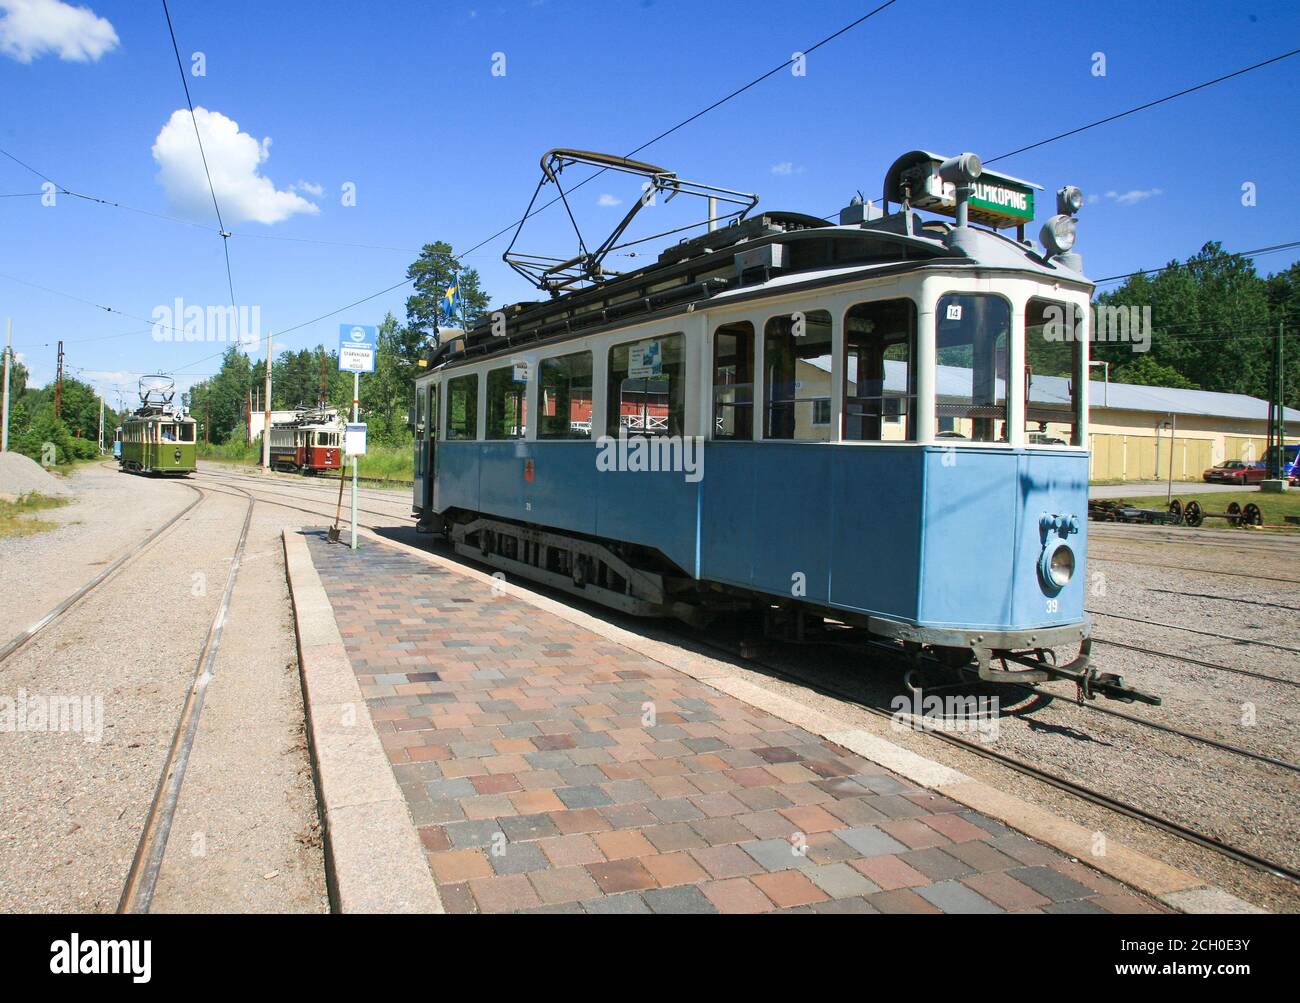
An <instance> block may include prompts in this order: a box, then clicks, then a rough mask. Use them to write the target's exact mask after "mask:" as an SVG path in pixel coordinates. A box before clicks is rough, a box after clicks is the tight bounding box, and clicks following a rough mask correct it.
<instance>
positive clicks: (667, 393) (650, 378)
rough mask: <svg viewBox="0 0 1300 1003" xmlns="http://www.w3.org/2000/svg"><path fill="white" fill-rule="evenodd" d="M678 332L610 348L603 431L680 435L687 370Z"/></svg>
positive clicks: (684, 418) (683, 416) (684, 415)
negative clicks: (622, 430) (621, 430)
mask: <svg viewBox="0 0 1300 1003" xmlns="http://www.w3.org/2000/svg"><path fill="white" fill-rule="evenodd" d="M683 340H684V339H683V337H682V335H680V334H665V335H661V336H660V337H658V338H649V339H646V340H645V341H633V342H629V343H628V344H625V345H615V346H614V347H613V348H611V349H610V350H609V396H608V397H607V399H606V404H605V433H606V434H607V435H610V436H617V435H618V434H619V430H620V429H627V434H628V435H681V434H682V430H683V428H684V427H685V425H686V366H685V361H684V358H683V356H684V353H683V351H682V342H683Z"/></svg>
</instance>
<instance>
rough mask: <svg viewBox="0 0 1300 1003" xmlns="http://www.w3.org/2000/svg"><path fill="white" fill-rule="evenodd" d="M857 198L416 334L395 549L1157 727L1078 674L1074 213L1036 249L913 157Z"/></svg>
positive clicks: (1082, 452)
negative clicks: (408, 492) (1018, 687)
mask: <svg viewBox="0 0 1300 1003" xmlns="http://www.w3.org/2000/svg"><path fill="white" fill-rule="evenodd" d="M547 157H548V158H551V161H550V166H551V167H552V168H555V167H556V165H557V164H558V165H559V166H561V167H562V166H563V165H564V163H565V162H566V160H565V158H569V159H568V160H567V162H576V161H583V162H587V163H593V164H600V165H602V166H607V167H609V166H611V165H612V169H619V170H626V171H629V172H631V173H633V174H639V175H641V176H643V177H645V178H647V179H648V180H647V182H646V185H647V189H649V188H653V189H654V190H656V191H661V192H677V193H680V192H683V191H685V192H687V193H688V194H703V195H707V196H708V197H710V198H713V197H714V196H713V195H712V194H710V193H711V192H712V191H714V190H712V189H708V188H707V186H699V185H693V183H690V182H684V181H682V180H681V179H678V178H677V176H676V175H675V174H672V173H671V172H667V171H664V170H663V169H661V168H657V167H653V166H652V165H648V164H642V163H640V162H635V161H625V160H622V159H621V158H613V157H604V156H603V155H594V154H583V153H582V151H567V150H561V151H551V152H550V153H548V154H547ZM584 158H587V159H585V160H584ZM543 171H544V174H548V163H547V158H543ZM548 176H549V179H550V181H551V182H555V181H556V178H557V177H558V169H556V170H551V171H550V172H549V175H548ZM543 183H544V184H545V183H547V178H546V177H544V179H543ZM692 186H693V187H692ZM540 187H541V186H539V188H540ZM884 190H885V197H884V201H883V205H880V206H877V205H873V204H872V203H869V202H862V201H861V200H855V201H854V203H853V204H852V205H850V206H848V207H847V208H846V209H845V210H843V211H842V212H841V214H840V219H839V222H838V223H837V224H830V223H827V222H826V221H825V220H824V219H821V218H818V217H814V216H807V215H803V214H798V213H785V212H771V213H764V214H762V215H754V216H748V215H747V211H746V209H745V207H744V206H743V205H742V207H741V210H740V211H738V212H735V213H734V214H733V218H732V219H731V220H730V221H729V222H728V223H726V224H725V225H720V226H714V223H713V221H714V219H715V215H714V211H713V203H711V206H710V221H711V222H710V229H709V230H708V231H707V232H705V233H703V234H702V235H700V236H698V237H695V238H692V239H689V240H685V241H682V242H680V243H678V244H675V245H673V246H671V247H670V248H669V249H668V250H666V251H665V252H664V253H663V254H661V255H660V256H659V257H658V260H657V261H655V262H654V263H653V264H650V265H648V266H646V267H643V268H641V269H639V270H637V271H634V272H631V273H628V274H625V275H619V276H610V275H609V274H608V273H605V272H604V271H603V269H602V268H601V265H600V260H599V257H598V256H597V255H590V256H588V257H587V258H585V259H573V260H570V261H557V260H556V259H547V261H548V262H554V263H553V264H546V265H545V266H544V267H541V266H539V267H537V268H535V269H533V274H534V276H537V277H539V278H540V281H539V283H538V284H539V285H540V286H542V288H544V289H546V290H547V291H548V292H550V293H551V294H552V295H551V298H550V299H549V300H544V301H540V302H537V303H529V304H520V305H516V306H512V307H510V308H507V309H504V310H500V311H497V312H495V313H493V314H492V315H490V316H489V317H485V318H483V319H482V321H481V322H480V323H479V324H478V325H477V326H475V327H473V328H471V329H469V330H467V331H458V332H452V333H448V332H443V337H442V339H441V340H440V342H439V344H437V345H436V346H434V347H433V348H431V349H430V352H429V356H428V358H427V361H426V365H427V369H426V370H425V371H424V372H423V373H422V374H421V375H420V376H419V378H418V379H417V384H416V386H417V395H416V403H415V404H414V406H413V414H412V419H413V423H414V426H415V428H416V454H415V461H414V474H415V497H414V499H413V512H414V514H416V515H418V517H419V525H418V528H419V529H420V530H421V531H425V532H439V533H443V534H445V535H446V536H447V537H448V539H449V540H450V542H451V543H452V545H453V546H454V547H455V549H456V550H457V551H458V552H460V553H462V554H465V555H467V556H469V557H472V558H473V559H475V560H478V561H482V562H485V563H487V564H490V565H493V566H495V567H498V568H501V569H503V570H506V571H509V572H511V573H518V574H520V575H523V576H526V577H529V578H532V579H534V580H537V581H540V582H542V583H545V584H547V585H550V586H553V587H556V588H559V589H564V590H566V591H569V592H572V593H575V594H579V595H583V596H586V597H588V598H592V599H595V600H597V601H600V602H602V603H605V604H608V605H610V606H612V607H615V608H617V609H620V610H623V611H627V612H630V613H634V614H643V615H659V616H679V617H682V618H683V619H686V620H688V621H693V622H702V621H705V620H707V619H708V618H709V617H711V616H713V615H716V614H717V612H718V611H722V610H735V609H762V610H763V611H764V612H765V614H766V615H767V616H768V618H769V620H770V622H771V623H772V624H773V625H774V629H781V630H784V631H785V632H786V633H788V634H793V635H799V636H802V635H803V633H804V632H805V631H807V630H809V629H816V628H819V627H821V626H823V625H825V624H826V623H828V622H830V623H833V624H835V625H836V626H837V627H839V626H847V627H848V628H851V629H852V631H853V632H854V633H860V634H865V635H866V636H867V637H868V638H870V639H871V640H872V641H873V643H883V644H886V645H889V646H892V647H895V648H897V649H899V650H900V651H901V652H903V653H905V654H908V655H910V656H912V657H914V658H925V659H929V660H931V661H932V662H933V663H935V664H942V665H946V666H952V667H962V668H963V669H964V670H965V671H967V672H971V673H976V672H977V673H978V676H979V677H980V678H981V679H984V680H986V681H1000V682H1038V681H1042V680H1045V679H1050V678H1065V679H1069V680H1072V681H1074V682H1076V683H1077V684H1078V686H1079V688H1080V692H1081V694H1083V695H1086V696H1088V697H1092V696H1094V695H1097V694H1101V695H1106V696H1111V697H1115V698H1118V699H1122V700H1131V699H1134V698H1137V699H1148V700H1154V698H1147V697H1145V696H1143V695H1142V694H1137V693H1135V692H1134V691H1132V690H1131V689H1128V688H1127V687H1125V686H1124V684H1123V681H1122V679H1120V678H1119V677H1117V676H1114V675H1110V674H1103V673H1098V672H1097V671H1096V670H1095V669H1093V668H1092V667H1091V666H1090V665H1089V648H1090V641H1089V633H1090V623H1089V621H1088V619H1087V617H1086V615H1085V613H1084V597H1085V593H1086V588H1087V584H1086V580H1085V574H1084V568H1085V558H1086V551H1087V532H1088V522H1087V496H1088V447H1087V442H1088V429H1087V414H1088V401H1087V392H1088V382H1087V379H1086V373H1087V344H1088V332H1089V329H1090V328H1089V324H1090V319H1089V318H1090V310H1089V303H1090V297H1091V292H1092V288H1093V287H1092V283H1090V282H1089V280H1088V279H1086V278H1085V277H1084V275H1083V274H1082V271H1081V268H1082V264H1081V261H1080V259H1079V257H1078V255H1076V254H1074V253H1073V251H1072V244H1073V238H1074V226H1075V224H1074V216H1075V213H1076V212H1077V210H1078V208H1079V204H1080V203H1081V201H1082V198H1081V196H1080V195H1079V193H1078V190H1077V189H1074V188H1068V187H1067V188H1064V189H1062V190H1061V192H1060V193H1058V199H1057V201H1058V210H1059V211H1058V213H1057V214H1056V215H1055V216H1053V217H1052V218H1051V219H1050V220H1049V221H1048V224H1047V225H1046V226H1045V227H1044V228H1043V231H1042V235H1041V239H1042V240H1044V241H1045V244H1046V246H1045V247H1044V248H1039V247H1037V246H1036V245H1034V244H1033V243H1031V242H1030V241H1027V240H1026V239H1025V237H1024V225H1025V224H1026V223H1027V222H1028V221H1030V220H1032V219H1033V215H1034V210H1033V202H1034V197H1035V194H1036V193H1037V191H1039V190H1040V189H1038V187H1037V186H1035V185H1032V184H1030V183H1028V182H1024V181H1022V180H1020V179H1016V178H1011V177H1009V176H1007V175H1002V174H995V173H993V172H990V171H987V170H984V169H983V168H982V165H981V164H980V163H979V160H978V158H977V157H974V156H973V155H970V154H967V155H964V156H963V157H958V158H950V159H949V158H943V157H940V156H938V155H935V154H931V153H928V152H926V151H914V152H912V153H909V154H907V155H906V156H904V157H901V158H899V160H898V161H897V162H896V163H895V164H894V165H893V166H892V167H891V168H890V170H889V172H888V174H887V176H886V182H885V189H884ZM716 191H720V192H724V193H726V190H725V189H717V190H716ZM737 194H738V193H726V194H725V195H724V196H723V197H724V198H725V197H727V196H728V195H737ZM751 205H752V203H751ZM923 210H924V211H923ZM632 212H633V213H635V212H636V207H634V208H633V210H632ZM945 215H946V216H948V217H949V219H947V220H945V219H942V218H934V217H935V216H945ZM630 216H631V214H629V218H630ZM976 224H982V225H976ZM1012 228H1014V230H1015V232H1014V234H1009V233H1004V232H1002V231H1003V230H1007V229H1012ZM606 246H614V245H610V244H608V243H607V245H606ZM508 253H509V252H508ZM507 260H510V261H511V263H512V264H516V263H518V262H520V261H522V262H524V263H525V265H532V264H533V263H534V262H535V261H536V260H538V259H537V258H536V257H535V256H534V257H532V258H527V259H525V258H516V259H511V258H510V257H508V258H507ZM575 276H577V277H585V278H586V279H587V280H588V281H587V282H586V283H584V284H581V285H579V284H578V283H575V282H573V281H572V279H573V277H575ZM1055 649H1064V650H1065V656H1064V657H1062V658H1061V659H1060V660H1059V661H1058V659H1057V658H1056V657H1055Z"/></svg>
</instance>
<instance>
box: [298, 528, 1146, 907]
mask: <svg viewBox="0 0 1300 1003" xmlns="http://www.w3.org/2000/svg"><path fill="white" fill-rule="evenodd" d="M308 547H309V550H310V551H311V553H312V556H313V560H314V561H315V562H316V567H317V570H318V572H319V574H320V576H321V581H322V584H323V585H324V587H325V589H326V593H327V595H328V596H329V598H330V601H331V602H332V603H333V605H334V606H335V608H336V610H338V611H339V614H340V616H339V619H340V622H341V623H342V624H343V627H342V629H341V632H342V634H343V637H344V644H345V647H346V649H347V651H348V654H349V657H350V658H351V660H352V665H353V669H354V671H355V673H356V676H357V680H358V684H359V685H360V686H361V687H362V693H363V694H364V695H365V698H366V702H367V707H368V709H369V711H370V716H371V720H372V721H374V723H375V730H376V733H377V735H378V737H379V740H380V743H381V745H382V747H383V748H384V750H385V753H386V754H387V757H388V759H389V762H390V763H391V767H392V769H393V774H394V777H395V778H396V780H397V781H398V784H399V785H400V788H401V791H402V794H403V797H404V798H405V799H406V802H407V806H408V809H409V812H410V817H411V819H412V822H413V825H414V826H415V828H416V831H417V832H418V835H419V838H420V840H421V844H422V846H423V847H424V849H425V851H426V859H427V861H428V863H429V867H430V869H431V871H432V873H433V875H434V878H435V880H436V881H437V882H438V885H439V890H440V893H441V895H442V897H443V901H444V904H445V906H446V908H447V910H448V911H449V912H480V911H482V912H489V911H491V912H497V911H512V912H528V911H542V912H573V911H579V910H581V911H584V912H588V913H614V912H642V913H645V912H651V911H655V912H696V911H714V910H716V911H719V912H768V911H778V910H779V911H782V912H787V911H788V912H809V911H811V912H850V911H854V912H933V911H937V910H938V909H943V910H945V911H965V910H970V909H976V908H984V909H1006V910H1008V911H1021V912H1025V911H1038V910H1041V911H1044V912H1049V911H1070V910H1073V911H1090V912H1095V911H1099V910H1100V911H1109V912H1129V911H1143V910H1152V909H1155V910H1156V911H1158V907H1156V906H1153V905H1152V904H1151V903H1150V902H1149V901H1147V900H1145V899H1143V898H1141V897H1140V896H1137V895H1135V894H1133V893H1132V892H1131V891H1129V890H1128V889H1126V888H1125V887H1123V886H1122V885H1119V884H1118V883H1116V882H1114V881H1112V880H1111V879H1109V878H1106V877H1104V876H1102V875H1100V874H1098V873H1096V872H1095V871H1093V870H1091V869H1090V868H1088V867H1086V866H1085V865H1084V864H1082V863H1077V862H1074V861H1071V860H1067V859H1066V858H1065V857H1064V856H1063V855H1061V854H1059V853H1057V852H1056V851H1054V850H1051V849H1049V848H1047V847H1044V846H1042V845H1040V844H1038V843H1036V842H1034V841H1033V840H1030V839H1028V838H1026V837H1025V836H1023V835H1020V834H1019V833H1016V832H1014V831H1012V830H1010V829H1008V828H1007V827H1006V826H1004V825H1002V824H1001V823H998V822H995V821H993V820H991V819H987V818H985V817H983V816H982V815H980V814H979V813H978V812H973V811H970V810H968V809H965V808H964V807H963V806H961V805H958V804H956V803H955V802H953V801H951V800H950V799H948V798H945V797H943V796H941V795H939V794H936V793H935V792H933V791H930V790H927V789H924V788H921V787H918V786H917V785H915V784H911V783H908V782H906V781H904V780H903V779H902V778H900V777H897V776H895V775H894V774H892V773H890V772H889V770H887V769H886V768H884V767H882V766H879V765H877V764H875V763H872V762H870V761H868V760H866V759H864V758H862V757H861V756H858V755H856V754H853V753H851V752H848V751H847V750H845V749H842V748H840V747H838V746H836V745H835V744H834V743H832V742H829V741H826V740H824V739H822V738H820V737H819V736H816V735H813V734H811V733H810V732H808V731H806V730H804V729H803V728H799V727H796V726H794V725H791V724H789V723H787V722H785V721H782V720H780V719H779V718H776V717H774V716H772V715H771V714H768V713H766V712H764V711H760V710H758V709H757V708H754V707H752V706H749V705H747V704H745V703H743V702H742V701H739V700H737V699H735V698H733V697H730V696H728V695H726V694H723V693H721V692H719V691H717V690H714V689H712V688H711V687H709V686H707V685H705V684H703V683H701V682H699V681H697V680H694V679H691V678H689V677H687V676H684V675H682V674H680V673H678V672H676V671H675V670H673V669H671V668H669V667H667V666H665V665H663V664H661V663H657V662H654V661H652V660H650V659H648V658H647V657H645V656H643V655H641V654H640V653H638V652H635V651H632V650H630V649H626V648H624V647H622V646H621V645H619V644H617V643H615V642H613V641H610V640H607V639H605V638H602V637H599V636H596V635H594V634H592V633H590V632H589V631H587V630H586V629H584V628H582V627H579V626H578V625H576V624H573V623H570V622H568V621H566V620H563V619H561V618H559V617H557V616H554V615H552V614H550V613H546V612H543V611H540V610H539V609H537V608H535V607H533V606H531V605H529V604H527V603H525V602H523V601H521V600H519V599H516V598H514V597H511V596H492V595H491V594H490V590H488V589H486V588H484V587H483V586H482V585H481V584H480V583H479V582H477V581H473V580H470V579H467V578H465V577H464V576H461V575H457V574H455V573H452V572H450V571H448V570H447V569H444V568H442V567H437V566H433V565H430V564H428V563H426V562H424V561H420V560H419V559H417V558H414V557H411V556H408V555H405V554H401V553H397V552H394V551H390V550H388V549H386V548H384V547H380V546H371V545H367V546H366V547H364V548H362V549H361V550H359V551H356V552H352V551H347V550H342V551H340V550H339V549H338V548H330V547H328V546H327V545H326V544H325V543H324V542H323V541H322V540H321V535H320V534H318V533H315V532H314V531H313V532H310V533H308ZM647 703H651V704H653V705H654V707H655V710H656V715H657V719H656V723H655V726H654V727H653V728H645V727H643V725H642V714H643V713H644V706H645V704H647ZM796 833H798V834H802V835H801V837H799V840H798V842H799V845H800V846H801V847H802V848H803V850H804V855H801V856H796V855H795V854H794V853H793V847H792V845H791V843H790V840H791V838H792V837H794V836H795V834H796ZM502 839H504V843H503V842H502ZM502 846H504V849H505V852H504V854H500V853H495V854H494V853H493V851H494V850H500V849H501V848H502ZM981 904H982V905H981Z"/></svg>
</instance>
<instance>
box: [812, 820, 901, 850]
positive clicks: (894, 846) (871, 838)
mask: <svg viewBox="0 0 1300 1003" xmlns="http://www.w3.org/2000/svg"><path fill="white" fill-rule="evenodd" d="M831 835H833V836H834V837H835V838H836V839H838V840H839V841H840V842H842V843H847V844H848V845H849V846H851V847H853V849H855V850H857V851H858V853H860V854H862V856H864V857H878V856H881V855H883V854H886V853H903V852H904V851H906V850H907V847H906V846H904V845H903V844H902V843H900V842H899V841H898V840H896V839H894V837H893V836H890V835H888V834H886V833H885V832H883V831H882V830H880V829H878V828H876V827H875V826H872V825H859V826H853V827H852V828H848V829H842V828H836V829H833V830H831Z"/></svg>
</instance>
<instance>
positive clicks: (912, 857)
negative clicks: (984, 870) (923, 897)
mask: <svg viewBox="0 0 1300 1003" xmlns="http://www.w3.org/2000/svg"><path fill="white" fill-rule="evenodd" d="M898 858H899V859H900V860H902V861H903V862H904V863H905V864H907V865H909V866H911V867H915V868H916V869H917V870H918V871H920V872H921V873H922V874H924V875H925V876H926V877H928V878H929V879H930V880H931V881H946V880H948V879H949V878H964V877H965V876H966V875H967V874H974V873H975V868H973V867H971V866H970V865H969V864H966V863H963V862H962V861H960V860H958V859H957V858H956V857H954V856H952V855H951V854H947V853H944V852H943V850H939V849H926V850H909V851H908V852H907V853H900V854H899V855H898Z"/></svg>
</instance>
